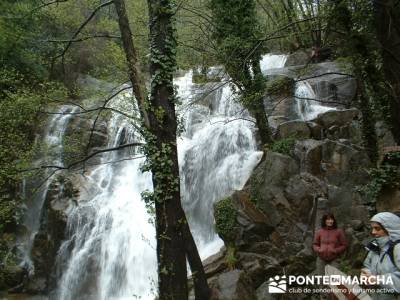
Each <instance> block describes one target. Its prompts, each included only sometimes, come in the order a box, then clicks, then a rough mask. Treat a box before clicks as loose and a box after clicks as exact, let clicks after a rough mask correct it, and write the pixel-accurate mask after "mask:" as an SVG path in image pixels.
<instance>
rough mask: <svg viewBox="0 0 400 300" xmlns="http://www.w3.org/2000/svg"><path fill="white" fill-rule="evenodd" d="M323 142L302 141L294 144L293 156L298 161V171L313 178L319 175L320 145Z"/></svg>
mask: <svg viewBox="0 0 400 300" xmlns="http://www.w3.org/2000/svg"><path fill="white" fill-rule="evenodd" d="M324 143H325V142H324V141H317V140H312V139H309V140H303V141H297V142H296V144H295V150H294V154H295V156H296V157H297V158H298V160H299V161H300V170H301V171H302V172H308V173H310V174H313V175H315V176H320V175H321V160H322V145H323V144H324Z"/></svg>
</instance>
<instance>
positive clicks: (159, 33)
mask: <svg viewBox="0 0 400 300" xmlns="http://www.w3.org/2000/svg"><path fill="white" fill-rule="evenodd" d="M114 4H115V7H116V10H117V13H118V18H119V26H120V31H121V37H122V42H123V46H124V50H125V54H126V58H127V61H128V69H129V76H130V80H131V82H132V85H133V91H134V95H135V97H136V99H137V102H138V105H139V109H140V112H141V114H142V117H143V135H144V137H145V139H146V143H147V144H146V146H145V148H144V151H145V154H146V158H147V164H146V167H145V168H146V170H150V171H151V172H152V177H153V187H154V192H153V193H152V194H151V195H150V196H149V198H147V201H152V202H153V203H154V206H155V212H156V220H155V221H156V239H157V261H158V279H159V280H158V299H160V300H170V299H177V300H181V299H187V298H188V287H187V268H186V258H187V259H188V261H189V264H190V267H191V270H192V273H193V278H194V287H195V297H196V299H202V300H203V299H204V300H206V299H209V298H210V289H209V287H208V284H207V280H206V277H205V273H204V269H203V265H202V262H201V259H200V256H199V253H198V251H197V248H196V244H195V242H194V239H193V236H192V234H191V232H190V229H189V225H188V222H187V219H186V216H185V213H184V211H183V208H182V205H181V198H180V182H179V165H178V153H177V145H176V130H177V119H176V115H175V93H174V87H173V72H174V70H175V67H176V61H175V53H176V41H175V37H174V24H173V17H174V12H175V11H174V8H173V5H172V3H171V1H170V0H148V7H149V19H150V46H151V49H150V50H151V62H150V74H151V78H152V81H151V92H150V98H149V99H145V87H144V84H143V82H142V81H141V80H140V75H141V73H140V68H139V64H138V60H137V54H136V50H135V47H134V43H133V40H132V33H131V30H130V28H129V20H128V17H127V14H126V9H125V6H124V1H123V0H114Z"/></svg>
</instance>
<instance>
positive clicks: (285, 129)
mask: <svg viewBox="0 0 400 300" xmlns="http://www.w3.org/2000/svg"><path fill="white" fill-rule="evenodd" d="M276 135H277V138H279V139H284V138H298V139H307V138H309V137H310V135H311V131H310V128H309V127H308V126H307V123H306V122H304V121H299V120H295V121H289V122H285V123H281V124H280V125H279V126H278V129H277V134H276Z"/></svg>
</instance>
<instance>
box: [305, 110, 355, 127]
mask: <svg viewBox="0 0 400 300" xmlns="http://www.w3.org/2000/svg"><path fill="white" fill-rule="evenodd" d="M359 114H360V112H359V111H358V109H355V108H351V109H344V110H330V111H327V112H325V113H322V114H320V115H318V117H317V118H316V119H314V120H312V121H313V122H315V123H317V124H320V125H321V126H323V127H324V128H325V129H329V128H330V127H332V126H339V127H340V126H344V125H347V124H349V123H351V122H352V121H353V120H354V119H356V118H359Z"/></svg>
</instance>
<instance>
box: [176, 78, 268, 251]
mask: <svg viewBox="0 0 400 300" xmlns="http://www.w3.org/2000/svg"><path fill="white" fill-rule="evenodd" d="M191 78H192V73H191V72H189V73H187V74H186V75H185V76H183V77H181V78H178V79H177V80H176V81H175V83H176V84H177V85H178V87H179V91H180V92H181V95H182V96H183V95H186V96H188V97H185V98H183V97H182V100H183V106H182V107H181V111H182V110H183V111H185V110H186V109H188V110H189V111H188V112H187V113H186V120H187V123H186V124H187V128H186V132H185V134H184V135H183V136H182V137H181V138H180V139H179V140H178V151H179V163H180V167H181V180H182V182H181V188H182V194H183V206H184V208H185V211H186V212H187V215H188V219H189V223H190V226H191V230H192V232H193V235H194V237H195V240H196V244H197V245H198V247H199V249H200V256H201V257H202V258H205V257H207V256H208V255H210V254H213V253H215V252H216V251H217V250H218V249H219V248H220V246H221V245H222V241H221V240H220V239H219V238H218V236H217V235H216V233H215V231H214V225H213V223H214V217H213V204H214V203H215V202H216V201H217V200H219V199H222V198H223V197H226V196H228V195H230V194H231V193H232V192H233V191H234V190H237V189H241V188H242V187H243V185H244V184H245V182H246V180H247V178H248V177H249V176H250V172H251V170H252V169H253V168H254V166H255V165H256V164H257V163H258V161H259V160H260V158H261V156H262V152H258V151H257V150H256V146H257V145H256V141H255V139H254V130H255V129H254V125H253V123H252V122H249V121H248V120H243V119H242V118H249V116H248V114H247V112H246V111H244V110H243V108H242V107H241V106H240V105H239V104H237V103H236V102H235V101H234V100H233V98H234V97H233V95H232V92H231V90H230V87H229V86H228V85H224V84H221V83H217V85H222V87H220V88H218V89H215V87H214V86H215V85H214V86H213V85H206V86H205V87H203V88H201V87H199V86H196V85H194V84H192V81H191ZM199 89H200V93H199ZM214 89H215V91H214V92H213V93H211V94H209V95H208V96H207V97H205V96H204V95H207V91H209V90H214ZM188 91H189V92H188ZM193 102H194V103H198V104H191V103H193ZM199 103H200V104H199Z"/></svg>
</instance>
